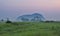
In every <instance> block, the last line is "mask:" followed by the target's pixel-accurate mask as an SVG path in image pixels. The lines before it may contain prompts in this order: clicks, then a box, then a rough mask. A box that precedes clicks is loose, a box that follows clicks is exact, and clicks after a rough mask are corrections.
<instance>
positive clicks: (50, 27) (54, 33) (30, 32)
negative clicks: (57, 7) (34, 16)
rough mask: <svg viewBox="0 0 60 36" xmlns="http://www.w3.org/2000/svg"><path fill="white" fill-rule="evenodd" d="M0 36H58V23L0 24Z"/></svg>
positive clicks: (59, 30)
mask: <svg viewBox="0 0 60 36" xmlns="http://www.w3.org/2000/svg"><path fill="white" fill-rule="evenodd" d="M0 36H60V22H59V23H58V22H53V23H51V22H50V23H45V22H13V23H8V24H6V23H0Z"/></svg>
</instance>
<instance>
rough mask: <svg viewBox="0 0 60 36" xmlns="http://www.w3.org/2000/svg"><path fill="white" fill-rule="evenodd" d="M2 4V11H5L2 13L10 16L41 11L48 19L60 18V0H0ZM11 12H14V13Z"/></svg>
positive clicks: (0, 7)
mask: <svg viewBox="0 0 60 36" xmlns="http://www.w3.org/2000/svg"><path fill="white" fill-rule="evenodd" d="M0 5H1V6H0V9H1V10H0V13H2V12H1V11H3V13H2V14H4V13H5V14H7V13H8V15H9V16H12V15H13V16H17V15H20V14H26V13H27V14H29V13H41V14H43V15H45V17H46V18H47V19H51V17H52V18H53V19H58V20H59V19H60V17H59V15H60V0H0ZM38 11H39V12H38ZM9 13H12V15H10V14H9ZM0 15H1V14H0ZM3 16H5V15H3ZM6 16H7V15H6ZM13 16H12V17H13ZM0 17H1V16H0Z"/></svg>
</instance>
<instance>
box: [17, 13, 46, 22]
mask: <svg viewBox="0 0 60 36" xmlns="http://www.w3.org/2000/svg"><path fill="white" fill-rule="evenodd" d="M44 19H45V18H44V17H43V16H42V15H41V14H38V13H34V14H32V15H22V16H19V17H18V18H17V20H19V21H27V22H29V21H30V22H31V21H44Z"/></svg>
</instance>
